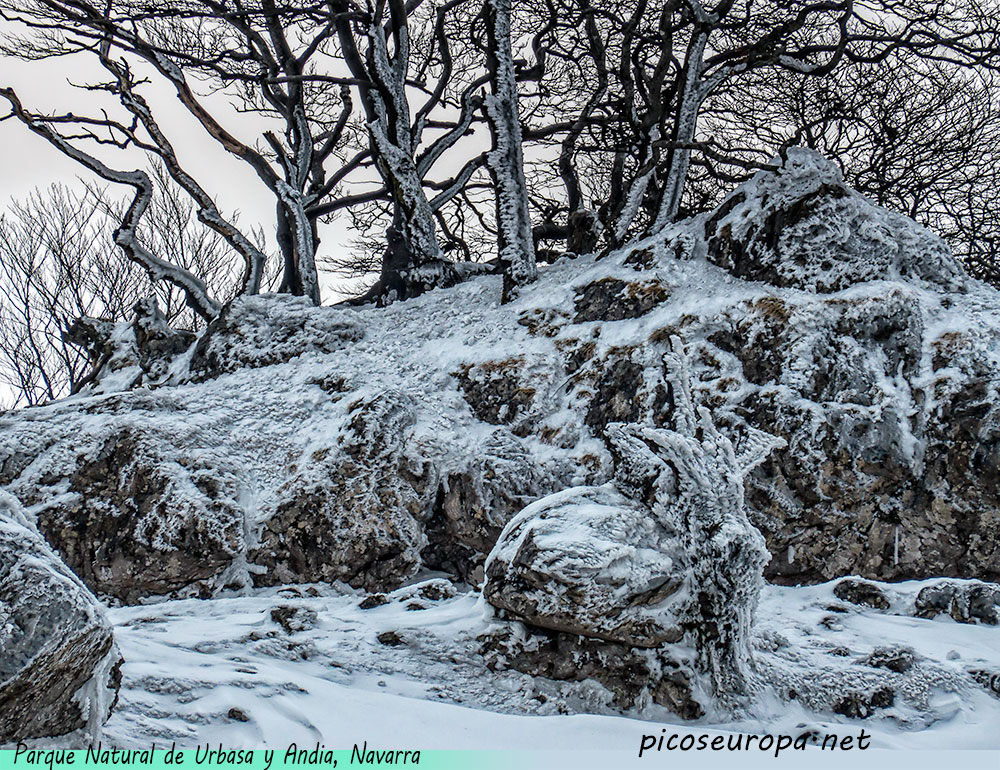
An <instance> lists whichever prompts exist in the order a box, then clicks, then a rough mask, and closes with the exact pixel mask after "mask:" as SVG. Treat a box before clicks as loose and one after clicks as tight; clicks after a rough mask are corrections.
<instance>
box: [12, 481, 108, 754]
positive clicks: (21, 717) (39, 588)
mask: <svg viewBox="0 0 1000 770" xmlns="http://www.w3.org/2000/svg"><path fill="white" fill-rule="evenodd" d="M120 665H121V655H120V654H119V652H118V648H117V647H116V646H115V643H114V639H113V636H112V629H111V625H110V623H109V622H108V620H107V617H106V616H105V613H104V610H103V608H102V607H101V605H100V604H99V603H98V602H97V600H96V599H95V598H94V596H93V595H92V594H91V593H90V591H88V590H87V588H86V586H84V585H83V583H81V582H80V580H79V579H78V578H77V577H76V576H75V575H74V574H73V573H72V572H71V571H70V570H69V569H68V568H67V567H66V566H65V565H64V564H63V563H62V562H61V561H60V560H59V558H58V557H57V556H56V555H55V553H53V552H52V549H51V548H50V547H49V546H48V545H47V544H46V543H45V541H44V540H43V539H42V537H41V535H39V534H38V532H37V531H36V530H35V528H34V527H33V526H32V524H31V523H30V522H29V520H28V517H27V516H26V514H25V513H24V511H23V509H22V508H21V505H20V503H19V502H18V501H17V500H15V499H14V498H13V497H12V496H11V495H9V494H7V493H6V492H0V744H4V743H10V742H14V741H20V740H25V739H27V738H39V737H47V736H60V735H65V734H67V733H71V732H74V731H76V730H80V729H84V728H89V729H90V730H91V731H94V730H96V729H98V728H99V727H100V726H101V725H102V724H103V723H104V721H105V720H106V719H107V718H108V716H109V715H110V713H111V709H112V707H113V705H114V701H115V699H116V698H117V693H118V686H119V682H120V675H119V667H120Z"/></svg>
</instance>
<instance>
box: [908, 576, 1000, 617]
mask: <svg viewBox="0 0 1000 770" xmlns="http://www.w3.org/2000/svg"><path fill="white" fill-rule="evenodd" d="M914 609H915V611H916V615H917V617H921V618H934V617H937V616H938V615H950V616H951V617H952V618H953V619H954V620H955V621H956V622H958V623H976V622H979V623H985V624H986V625H990V626H995V625H998V624H1000V586H998V585H994V584H990V583H981V582H979V581H970V582H959V581H951V580H948V581H942V582H940V583H937V584H934V585H929V586H927V587H926V588H922V589H921V590H920V593H919V594H917V598H916V601H915V602H914Z"/></svg>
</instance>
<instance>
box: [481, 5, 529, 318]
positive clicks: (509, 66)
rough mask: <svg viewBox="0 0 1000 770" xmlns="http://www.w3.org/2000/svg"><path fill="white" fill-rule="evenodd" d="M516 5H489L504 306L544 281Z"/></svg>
mask: <svg viewBox="0 0 1000 770" xmlns="http://www.w3.org/2000/svg"><path fill="white" fill-rule="evenodd" d="M510 8H511V0H485V3H484V6H483V13H484V15H485V18H486V29H487V38H488V45H487V66H488V68H489V71H490V74H491V80H492V86H493V88H492V91H493V93H492V94H491V95H490V96H488V97H487V98H486V101H485V109H486V117H487V120H488V122H489V125H490V133H491V134H492V136H493V150H492V151H491V152H490V153H489V154H488V155H487V166H488V168H489V170H490V175H491V176H492V177H493V184H494V187H495V194H496V206H497V245H498V247H499V252H500V265H501V269H502V270H503V276H504V279H503V301H504V302H509V301H510V300H512V299H514V298H515V297H516V296H517V293H518V291H519V289H520V288H521V287H522V286H525V285H527V284H529V283H531V282H532V281H534V280H535V279H536V278H537V277H538V267H537V265H536V264H535V246H534V242H533V241H532V237H531V217H530V215H529V213H528V185H527V181H526V180H525V177H524V156H523V150H522V147H521V120H520V117H519V116H518V112H517V82H516V80H515V77H514V61H513V58H512V56H511V33H510Z"/></svg>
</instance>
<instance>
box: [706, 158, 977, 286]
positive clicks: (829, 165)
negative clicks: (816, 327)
mask: <svg viewBox="0 0 1000 770" xmlns="http://www.w3.org/2000/svg"><path fill="white" fill-rule="evenodd" d="M705 239H706V241H707V247H708V258H709V259H710V260H711V261H712V262H714V263H715V264H717V265H719V266H720V267H723V268H725V269H726V270H729V271H731V272H732V273H733V274H734V275H736V276H738V277H740V278H744V279H747V280H751V281H766V282H767V283H770V284H772V285H774V286H785V287H794V288H797V289H804V290H806V291H812V292H819V293H830V292H837V291H841V290H843V289H846V288H847V287H849V286H852V285H854V284H856V283H861V282H864V281H876V280H899V279H902V280H906V281H912V282H917V283H921V284H924V285H926V286H928V287H929V288H934V289H938V290H941V289H944V290H949V291H953V290H957V289H961V288H963V287H964V285H965V281H966V274H965V271H964V270H963V269H962V267H961V266H960V265H959V263H958V262H957V261H956V260H955V259H954V258H953V257H952V255H951V250H950V249H949V248H948V245H947V244H946V243H945V242H944V241H943V240H942V239H941V238H940V237H938V236H937V235H935V234H933V233H931V232H930V231H928V230H926V229H924V228H923V227H921V226H920V225H918V224H917V223H916V222H914V221H913V220H911V219H908V218H907V217H905V216H903V215H901V214H896V213H894V212H891V211H888V210H887V209H883V208H880V207H879V206H876V205H875V204H874V203H872V202H871V201H869V200H868V199H867V198H865V197H864V196H863V195H861V194H860V193H857V192H855V191H853V190H851V189H850V188H848V187H847V186H846V185H845V184H844V180H843V177H842V176H841V174H840V170H839V168H838V167H837V165H836V164H834V163H833V162H831V161H829V160H827V159H825V158H823V157H822V156H821V155H819V154H817V153H816V152H814V151H812V150H805V149H800V148H793V149H791V150H789V151H788V154H787V157H786V158H785V159H784V160H783V161H782V163H781V165H780V166H779V167H778V169H777V170H776V171H774V172H761V173H759V174H757V175H756V176H755V177H754V178H753V179H752V180H751V181H750V182H749V183H747V184H745V185H743V186H741V187H740V188H738V189H737V190H736V191H735V192H734V193H732V194H731V195H730V196H729V197H728V198H726V200H725V201H724V202H723V203H722V205H721V206H720V207H719V209H718V210H717V211H716V212H715V213H714V214H713V215H712V216H710V217H709V218H708V219H707V221H706V223H705Z"/></svg>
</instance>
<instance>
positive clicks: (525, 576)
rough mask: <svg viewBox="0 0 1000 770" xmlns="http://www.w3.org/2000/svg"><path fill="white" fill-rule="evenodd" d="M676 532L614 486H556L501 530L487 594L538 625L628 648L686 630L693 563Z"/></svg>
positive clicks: (488, 567)
mask: <svg viewBox="0 0 1000 770" xmlns="http://www.w3.org/2000/svg"><path fill="white" fill-rule="evenodd" d="M685 556H686V555H685V553H684V549H683V548H682V547H680V544H679V543H678V539H677V536H676V533H675V532H672V531H670V530H668V529H666V528H665V527H664V526H663V525H661V524H659V523H658V522H657V521H656V519H655V518H654V517H653V516H652V515H651V513H650V511H649V509H648V508H647V507H645V506H644V505H641V504H640V503H637V502H635V501H633V500H631V499H629V498H627V497H625V496H624V495H623V494H621V493H620V492H618V491H617V490H616V489H615V488H614V486H613V485H608V486H603V487H578V488H576V489H568V490H565V491H563V492H557V493H556V494H554V495H549V496H548V497H544V498H542V499H541V500H539V501H538V502H536V503H533V504H532V505H529V506H528V507H527V508H525V509H524V510H523V511H521V513H519V514H518V515H517V516H515V517H514V519H513V520H512V521H511V522H510V524H508V525H507V527H506V528H505V529H504V531H503V533H502V535H501V536H500V539H499V541H498V543H497V546H496V548H494V549H493V551H492V553H491V554H490V556H489V559H488V561H487V563H486V585H485V589H484V595H485V597H486V600H487V601H488V602H489V603H490V604H492V605H493V606H494V607H498V608H500V609H503V610H505V611H507V612H508V613H510V614H511V615H512V616H514V617H517V618H519V619H521V620H523V621H524V622H526V623H529V624H531V625H533V626H540V627H542V628H548V629H550V630H553V631H564V632H568V633H571V634H579V635H581V636H587V637H592V638H597V639H605V640H607V641H613V642H620V643H622V644H625V645H628V646H631V647H657V646H659V645H660V644H663V643H664V642H677V641H679V640H680V639H681V637H682V636H683V635H684V632H683V629H682V628H681V626H680V617H679V613H678V612H677V610H676V607H679V606H680V605H682V604H684V603H685V602H687V601H688V595H687V593H686V592H685V591H681V589H682V588H684V587H685V580H684V578H685V576H686V573H687V570H688V567H689V565H688V564H687V562H686V558H685Z"/></svg>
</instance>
